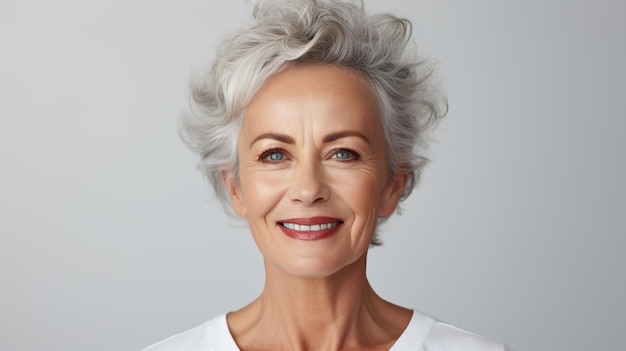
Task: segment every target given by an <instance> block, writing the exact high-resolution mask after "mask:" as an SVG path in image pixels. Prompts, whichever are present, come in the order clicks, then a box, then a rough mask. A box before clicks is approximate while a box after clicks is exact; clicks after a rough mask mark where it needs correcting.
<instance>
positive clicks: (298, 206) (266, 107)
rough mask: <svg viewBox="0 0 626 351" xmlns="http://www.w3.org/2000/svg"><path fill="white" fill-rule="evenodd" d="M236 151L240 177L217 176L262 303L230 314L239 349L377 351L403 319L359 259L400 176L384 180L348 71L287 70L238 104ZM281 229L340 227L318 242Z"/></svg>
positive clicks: (365, 109)
mask: <svg viewBox="0 0 626 351" xmlns="http://www.w3.org/2000/svg"><path fill="white" fill-rule="evenodd" d="M238 147H239V149H238V152H239V154H238V156H239V170H240V171H239V178H238V179H234V177H233V175H232V174H230V173H229V172H224V173H223V181H224V184H225V185H226V187H227V189H228V191H229V194H230V196H231V200H232V203H233V207H234V209H235V212H236V213H237V215H239V216H240V217H242V218H246V219H247V220H248V223H249V226H250V229H251V232H252V235H253V237H254V240H255V242H256V244H257V246H258V248H259V250H260V251H261V253H262V255H263V258H264V264H265V271H266V284H265V288H264V291H263V293H262V294H261V296H260V297H259V298H258V299H257V300H255V301H254V302H252V303H251V304H250V305H248V306H246V307H244V308H243V309H241V310H239V311H236V312H232V313H230V314H229V315H228V323H229V327H230V329H231V333H232V334H233V337H234V338H235V341H236V342H237V344H238V345H239V347H240V348H241V349H242V350H282V349H285V350H287V349H288V350H347V349H372V350H387V349H388V348H389V347H390V346H391V345H392V344H393V342H395V340H396V339H397V338H398V337H399V336H400V334H401V333H402V331H403V330H404V328H405V327H406V325H407V323H408V321H409V319H410V316H411V311H409V310H406V309H404V308H401V307H398V306H395V305H393V304H390V303H388V302H386V301H384V300H382V299H381V298H380V297H378V296H377V295H376V294H375V293H374V291H373V290H372V288H371V287H370V285H369V283H368V282H367V278H366V275H365V268H366V257H367V250H368V248H369V243H370V240H371V238H372V235H373V232H374V229H375V227H376V221H377V217H378V216H390V215H391V214H392V213H393V212H394V210H395V208H396V205H397V203H398V199H399V196H400V194H401V193H402V189H403V186H404V184H405V182H406V178H407V176H406V174H396V175H394V176H391V177H390V176H389V174H388V172H387V166H386V160H385V139H384V135H383V132H382V129H381V126H380V123H379V121H378V115H377V105H376V101H375V99H374V97H373V95H372V94H371V91H370V90H369V89H368V88H367V87H366V86H365V85H364V84H363V83H362V82H361V81H360V80H359V78H358V76H357V75H356V74H354V73H353V72H351V71H349V70H347V69H343V68H338V67H334V66H329V65H306V66H297V67H293V68H290V69H288V70H286V71H284V72H282V73H279V74H277V75H276V76H274V77H272V78H270V79H268V80H267V81H266V83H265V84H264V86H263V87H262V88H261V89H260V91H259V92H258V93H257V94H256V95H255V96H254V98H253V99H252V101H251V102H250V104H249V105H248V108H247V111H246V115H245V119H244V122H243V126H242V130H241V134H240V137H239V143H238ZM320 217H322V218H321V219H320ZM285 221H286V222H293V223H301V224H307V223H309V222H310V221H312V222H314V223H318V222H329V223H331V222H332V223H334V224H338V225H337V227H335V228H333V229H332V230H328V231H326V232H324V231H317V232H315V231H314V232H313V233H322V234H324V233H325V235H323V236H321V237H318V236H315V235H314V236H310V234H311V232H302V233H299V232H298V230H296V231H293V230H292V231H289V230H285V229H283V228H281V227H282V223H283V222H285ZM334 224H333V225H334ZM289 233H291V234H294V233H295V237H294V235H291V236H290V235H287V234H289ZM307 238H308V239H311V238H316V240H304V239H307Z"/></svg>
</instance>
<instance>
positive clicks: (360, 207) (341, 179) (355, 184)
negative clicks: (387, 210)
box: [333, 169, 384, 219]
mask: <svg viewBox="0 0 626 351" xmlns="http://www.w3.org/2000/svg"><path fill="white" fill-rule="evenodd" d="M383 177H384V176H382V175H380V172H378V171H377V170H376V169H363V170H352V171H351V172H350V174H340V175H337V176H336V177H334V179H333V182H334V183H335V186H334V187H333V188H334V189H335V192H336V193H337V194H341V197H342V198H343V200H344V201H345V202H346V203H348V204H350V207H351V208H352V210H353V211H355V212H356V213H358V214H360V215H367V216H368V217H370V216H373V217H376V213H377V212H378V204H379V203H380V197H381V194H382V190H383V182H382V181H381V179H383ZM365 219H366V218H365Z"/></svg>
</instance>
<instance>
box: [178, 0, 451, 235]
mask: <svg viewBox="0 0 626 351" xmlns="http://www.w3.org/2000/svg"><path fill="white" fill-rule="evenodd" d="M253 17H254V21H253V23H252V24H251V25H250V26H249V27H247V28H245V29H242V30H240V31H239V32H236V33H235V34H234V35H232V36H230V37H228V38H226V40H225V41H224V42H223V43H222V44H221V46H220V48H219V50H218V53H217V57H216V59H215V61H214V63H213V66H212V68H211V70H209V71H206V72H204V73H200V74H197V75H195V77H194V78H192V80H191V82H190V93H191V94H190V95H191V98H190V106H189V109H188V111H186V112H184V113H182V114H181V117H180V125H179V132H180V135H181V138H182V139H183V141H184V142H185V144H186V145H187V146H188V147H189V148H190V149H191V150H193V151H194V152H197V153H199V155H200V161H199V165H198V168H199V169H200V170H201V171H202V172H203V173H205V174H206V176H207V178H208V179H209V181H210V183H211V184H212V186H213V188H214V190H215V194H216V196H217V198H218V199H219V200H220V201H221V202H222V204H223V205H224V208H225V209H226V211H227V212H228V213H232V208H231V204H230V199H229V196H228V193H227V191H226V188H225V187H224V185H223V184H222V180H221V173H222V171H223V170H231V171H232V172H233V173H234V174H235V177H237V175H238V161H237V139H238V136H239V130H240V128H241V122H242V120H243V116H244V114H245V109H246V106H247V104H248V103H249V101H250V100H251V99H252V97H253V95H254V94H255V93H256V92H257V91H258V90H259V89H260V87H261V86H262V85H263V83H264V82H265V81H266V79H268V78H269V77H271V76H273V75H275V74H277V73H279V72H281V71H283V70H285V69H287V68H289V67H293V66H294V65H302V64H315V63H320V64H329V65H336V66H341V67H344V68H347V69H350V70H352V71H354V72H356V73H357V74H358V76H359V77H360V78H361V79H362V80H363V82H364V83H365V84H366V85H367V86H368V87H369V88H370V89H371V90H372V92H373V94H374V96H375V97H376V99H377V103H378V106H379V118H380V120H381V124H382V128H383V133H384V135H385V139H386V143H387V148H386V149H387V154H386V157H387V165H388V171H389V174H390V175H391V174H394V173H396V172H403V173H408V174H409V177H408V180H407V184H406V186H405V189H404V192H403V194H402V196H401V199H400V200H401V201H402V200H404V199H406V198H407V197H408V196H409V195H410V194H411V192H412V190H413V188H414V187H415V185H416V184H417V182H418V180H419V178H420V174H421V172H422V169H423V168H424V166H425V165H426V163H427V161H428V159H427V158H426V157H425V155H424V151H425V147H426V144H427V139H428V138H427V132H428V131H429V130H430V129H431V127H432V126H433V125H434V124H435V123H436V122H437V121H438V120H439V119H440V118H441V117H443V116H444V115H445V113H446V111H447V102H446V99H445V97H444V96H442V95H441V94H440V92H439V91H438V90H437V89H436V88H435V87H434V86H433V84H431V80H430V79H429V78H430V76H431V73H432V65H430V64H428V63H427V62H425V61H422V60H418V58H417V55H416V50H415V49H414V47H413V46H412V45H411V41H410V37H411V23H410V22H409V21H408V20H406V19H401V18H397V17H394V16H392V15H388V14H383V15H375V16H368V15H367V14H366V13H365V10H364V6H363V4H362V3H358V4H355V3H353V2H350V1H336V0H334V1H330V0H265V1H263V0H262V1H258V2H257V3H256V5H255V7H254V11H253ZM382 220H384V218H381V219H379V221H382ZM372 243H373V244H378V240H377V238H376V236H374V239H373V241H372Z"/></svg>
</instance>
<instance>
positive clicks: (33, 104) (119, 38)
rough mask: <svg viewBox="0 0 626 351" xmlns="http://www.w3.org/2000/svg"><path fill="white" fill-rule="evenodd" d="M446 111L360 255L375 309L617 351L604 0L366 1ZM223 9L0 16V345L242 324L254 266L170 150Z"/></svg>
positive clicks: (142, 341) (532, 345) (614, 139)
mask: <svg viewBox="0 0 626 351" xmlns="http://www.w3.org/2000/svg"><path fill="white" fill-rule="evenodd" d="M366 5H367V8H368V10H369V11H370V12H380V11H388V12H392V13H395V14H399V15H402V16H405V17H407V18H409V19H410V20H412V21H413V23H414V25H415V33H416V39H417V42H418V44H419V46H420V48H421V52H422V53H423V54H424V55H425V56H427V57H430V58H432V59H435V60H436V61H438V62H439V70H440V78H441V80H442V81H443V82H444V83H445V87H446V89H447V91H448V94H449V99H450V113H449V115H448V117H447V118H446V120H445V121H444V122H443V123H442V124H441V126H440V129H439V130H438V132H437V133H436V137H435V143H434V145H433V147H432V149H431V158H432V159H433V162H432V164H431V165H430V166H429V168H428V169H427V171H426V173H425V175H424V178H423V181H422V183H421V185H420V187H419V189H418V190H417V191H416V192H414V194H413V196H412V197H411V198H410V199H409V200H408V202H407V203H406V205H405V210H406V211H405V214H404V215H403V216H398V217H396V218H395V219H392V220H391V221H390V222H389V223H388V224H387V225H386V226H385V227H384V229H383V237H382V238H383V240H384V243H385V245H384V246H383V247H381V248H376V249H374V250H372V251H371V253H370V265H369V273H370V278H371V280H372V283H373V286H374V287H375V289H377V291H378V292H379V293H380V294H381V295H382V296H383V297H385V298H387V299H389V300H391V301H394V302H397V303H399V304H402V305H404V306H408V307H412V308H417V309H420V310H422V311H425V312H427V313H430V314H433V315H435V316H437V317H438V318H439V319H441V320H444V321H448V322H451V323H454V324H457V325H459V326H461V327H463V328H466V329H469V330H472V331H475V332H477V333H481V334H484V335H488V336H490V337H492V338H494V339H498V340H504V341H506V342H508V343H509V344H511V345H512V346H514V347H515V348H516V349H517V350H533V351H541V350H618V349H623V340H624V339H623V333H624V330H625V329H624V326H625V325H626V321H625V316H626V302H625V298H624V296H626V282H625V280H626V279H625V276H626V275H625V274H624V267H626V258H625V255H624V254H623V252H624V249H625V246H626V245H625V244H626V242H625V240H624V238H623V236H624V234H625V232H626V230H625V229H626V223H625V219H624V218H625V216H624V212H625V211H624V210H625V208H626V206H625V203H624V202H625V200H624V199H625V196H626V194H625V189H626V187H625V186H624V184H623V182H624V179H626V167H625V165H624V163H625V162H624V150H626V142H625V141H624V137H623V136H622V134H623V133H624V130H625V127H626V123H625V121H624V118H625V116H624V112H623V111H624V92H625V89H624V82H625V81H626V74H625V72H626V70H625V68H624V62H626V50H625V48H624V46H625V44H624V43H625V41H624V33H625V32H626V25H625V24H624V23H625V21H624V15H625V14H626V11H625V10H626V6H625V5H624V2H621V1H610V0H604V1H590V0H589V1H555V0H553V1H516V2H513V1H508V2H504V1H495V0H493V1H487V0H477V1H442V0H436V1H435V0H428V1H426V0H424V1H409V0H402V1H401V0H396V1H382V0H380V1H373V0H370V1H366ZM250 12H251V6H250V5H249V4H246V3H245V2H244V0H237V1H231V2H228V5H225V2H220V3H218V2H215V1H200V0H186V1H176V2H173V1H171V2H154V1H69V0H60V1H54V2H51V1H43V0H39V1H17V0H1V2H0V43H1V49H0V50H1V52H2V54H1V55H0V74H1V79H0V99H1V103H0V114H1V115H0V118H1V119H0V180H1V181H0V232H1V236H0V277H1V281H0V284H1V285H0V349H2V350H65V351H68V350H137V349H139V348H141V347H143V346H146V345H148V344H150V343H152V342H155V341H157V340H159V339H162V338H164V337H166V336H169V335H171V334H173V333H175V332H179V331H181V330H184V329H187V328H190V327H192V326H195V325H196V324H199V323H201V322H203V321H204V320H206V319H209V318H210V317H213V316H214V315H217V314H219V313H223V312H225V311H229V310H233V309H236V308H238V307H241V306H242V305H244V304H245V303H247V302H248V301H250V300H251V299H252V298H253V297H255V296H256V295H257V294H258V293H259V292H260V291H261V288H262V282H263V274H262V267H261V260H260V255H259V254H258V253H257V252H256V248H255V246H254V244H253V242H252V240H251V238H250V236H249V234H248V233H247V231H246V229H245V227H244V226H241V225H237V224H236V223H235V222H234V221H233V220H229V219H225V218H224V215H223V214H222V212H221V209H220V208H219V205H218V204H217V203H215V202H214V201H212V200H211V198H212V196H211V193H210V191H209V190H208V186H207V185H206V184H205V181H204V180H203V179H202V177H201V175H200V174H199V172H197V171H196V170H195V168H194V167H195V156H194V155H192V154H191V153H190V152H188V151H187V150H186V149H184V147H183V146H182V144H181V143H180V142H179V141H178V139H177V135H176V133H175V125H176V118H175V117H176V115H177V113H178V111H179V110H180V109H182V108H183V107H184V105H185V89H186V81H187V78H188V75H189V72H190V70H191V68H192V67H194V66H197V65H198V64H200V63H201V62H203V58H206V57H210V53H211V52H212V50H213V49H214V48H215V47H216V45H217V41H218V39H219V38H220V37H221V36H222V35H223V34H224V33H226V32H228V31H230V30H233V29H234V28H237V27H239V26H240V25H241V24H242V23H245V22H246V21H248V19H249V18H250Z"/></svg>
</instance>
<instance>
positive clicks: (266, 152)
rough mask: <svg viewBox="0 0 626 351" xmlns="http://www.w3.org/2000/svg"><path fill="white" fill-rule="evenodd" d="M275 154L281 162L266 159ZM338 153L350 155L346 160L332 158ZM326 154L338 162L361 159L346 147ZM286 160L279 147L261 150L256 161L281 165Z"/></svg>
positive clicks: (283, 152) (356, 153)
mask: <svg viewBox="0 0 626 351" xmlns="http://www.w3.org/2000/svg"><path fill="white" fill-rule="evenodd" d="M277 153H280V154H282V156H283V158H282V159H281V160H270V159H268V157H270V155H272V154H277ZM339 153H348V154H350V157H349V158H347V159H340V158H337V157H334V156H335V155H337V154H339ZM328 154H329V155H330V157H329V158H334V159H336V160H338V161H340V162H352V161H356V160H358V159H359V158H360V157H361V155H360V154H359V153H358V152H356V151H355V150H353V149H350V148H347V147H339V148H336V149H333V150H331V151H330V152H329V153H328ZM286 158H287V155H286V154H285V151H284V150H283V149H281V148H279V147H270V148H267V149H265V150H263V151H262V152H261V153H260V154H259V156H258V160H259V161H260V162H264V163H272V164H276V163H282V162H283V161H285V160H286Z"/></svg>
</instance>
